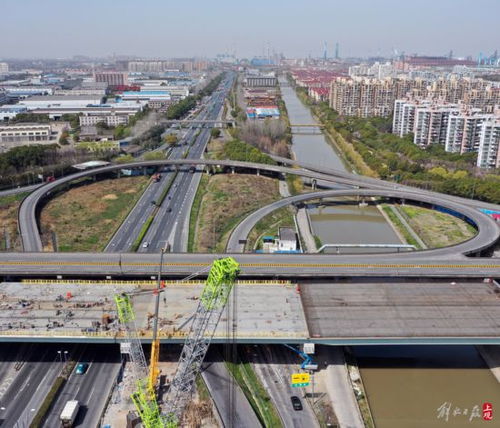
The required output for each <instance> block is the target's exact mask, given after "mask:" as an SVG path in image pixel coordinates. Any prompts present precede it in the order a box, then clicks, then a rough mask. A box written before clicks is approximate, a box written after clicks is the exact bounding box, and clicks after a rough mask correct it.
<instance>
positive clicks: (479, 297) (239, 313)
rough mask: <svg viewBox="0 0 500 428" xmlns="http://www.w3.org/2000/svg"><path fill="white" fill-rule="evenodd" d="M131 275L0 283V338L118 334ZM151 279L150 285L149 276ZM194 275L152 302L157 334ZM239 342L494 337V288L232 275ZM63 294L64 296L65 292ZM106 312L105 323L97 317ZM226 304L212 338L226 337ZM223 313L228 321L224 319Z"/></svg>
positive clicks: (479, 340)
mask: <svg viewBox="0 0 500 428" xmlns="http://www.w3.org/2000/svg"><path fill="white" fill-rule="evenodd" d="M136 287H137V286H136V285H134V284H129V285H125V284H117V285H111V284H106V285H103V284H83V285H82V284H78V283H68V284H64V283H47V284H43V285H42V284H27V283H1V284H0V309H1V310H0V341H3V342H16V341H27V342H37V341H39V342H43V341H45V342H102V343H115V342H119V341H121V340H123V339H124V334H123V332H122V331H121V330H120V329H119V326H118V324H117V322H116V320H115V317H116V314H115V308H114V303H113V299H112V297H113V295H114V294H115V293H118V292H123V291H131V290H133V289H135V288H136ZM149 288H151V285H149ZM201 288H202V286H201V285H194V284H190V285H175V286H171V285H169V286H167V288H166V289H165V292H164V293H162V301H161V304H160V332H159V335H160V338H161V341H162V342H164V343H181V342H183V341H184V339H185V335H186V333H187V331H188V327H189V321H190V317H191V315H192V314H193V313H194V311H195V308H196V306H197V304H198V296H199V294H200V292H201ZM235 290H236V294H235V296H234V299H233V298H232V299H230V303H229V305H232V304H235V305H236V311H235V313H236V320H235V323H236V326H237V329H236V334H235V340H236V341H237V342H239V343H303V342H306V341H314V342H316V343H325V344H338V345H341V344H342V345H346V344H397V343H414V344H415V343H416V344H419V343H421V344H424V343H432V344H438V343H440V344H458V343H460V344H467V343H468V344H500V305H499V304H498V303H499V302H498V301H499V298H500V297H499V296H500V293H499V289H498V286H497V285H496V284H495V283H494V282H491V283H490V282H482V281H477V280H470V281H462V282H454V281H452V280H439V281H428V280H427V281H426V280H407V281H406V282H403V281H401V280H397V279H394V280H384V281H374V280H370V279H359V280H350V281H346V280H340V279H339V280H338V281H329V282H311V281H304V282H301V283H300V284H298V286H297V284H286V283H285V284H282V285H277V284H276V283H274V284H267V285H266V284H265V283H258V284H254V285H239V286H237V287H236V288H235ZM68 292H69V293H71V297H70V298H69V299H68V298H66V296H67V293H68ZM153 306H154V297H153V295H152V294H146V295H138V296H136V297H134V308H135V311H136V314H137V326H138V329H139V331H140V336H141V337H142V339H143V340H144V341H145V342H149V341H151V317H150V314H151V313H153ZM104 314H109V316H110V317H111V323H110V324H109V325H108V327H107V328H105V329H104V328H102V324H101V326H99V327H96V322H99V323H102V319H103V315H104ZM227 322H228V319H227V313H226V312H224V313H223V315H222V318H221V322H220V324H219V326H218V329H217V331H216V334H215V337H214V342H215V343H223V342H226V341H227V340H228V337H227V333H226V331H227V330H226V329H227ZM230 322H231V321H230Z"/></svg>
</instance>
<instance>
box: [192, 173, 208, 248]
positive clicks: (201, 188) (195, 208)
mask: <svg viewBox="0 0 500 428" xmlns="http://www.w3.org/2000/svg"><path fill="white" fill-rule="evenodd" d="M208 181H209V177H208V175H205V174H203V176H202V177H201V180H200V184H199V185H198V189H197V190H196V195H195V197H194V200H193V204H192V205H191V213H190V214H189V236H188V248H187V251H188V253H192V252H194V251H195V250H196V248H195V234H196V225H197V222H198V216H199V214H200V208H201V201H202V199H203V196H204V195H205V193H206V191H207V185H208Z"/></svg>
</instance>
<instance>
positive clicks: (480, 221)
mask: <svg viewBox="0 0 500 428" xmlns="http://www.w3.org/2000/svg"><path fill="white" fill-rule="evenodd" d="M288 162H289V163H293V162H291V161H288ZM195 164H196V165H203V166H205V167H210V166H211V167H218V166H224V167H228V168H231V169H232V170H235V169H243V170H254V171H258V172H264V171H265V172H267V173H272V174H293V175H298V176H301V177H304V178H309V179H311V180H323V181H329V182H332V183H335V184H346V185H351V186H358V187H364V188H367V187H368V189H355V190H347V191H337V193H329V194H327V193H324V194H323V196H322V194H321V192H317V193H314V194H310V195H307V194H305V195H299V196H297V197H294V198H295V199H293V198H292V199H290V202H288V203H291V202H298V201H302V200H307V199H314V198H315V197H317V198H322V197H328V196H327V195H330V197H332V196H367V197H368V196H386V197H392V198H398V199H408V200H413V201H420V202H425V203H428V204H432V205H436V206H442V207H445V208H448V209H451V210H453V211H455V212H458V213H460V214H461V215H463V216H464V218H467V219H469V220H470V221H471V222H472V223H473V224H474V225H475V226H476V227H477V229H478V234H477V235H476V237H475V238H473V239H471V240H469V241H467V242H465V243H462V244H459V245H455V246H453V247H449V248H446V249H441V250H430V251H427V252H422V257H430V256H434V255H438V254H439V255H446V256H450V257H452V258H456V256H457V255H463V254H471V253H474V252H479V251H481V250H483V249H485V248H488V247H490V246H492V245H494V244H495V242H497V241H498V238H499V236H500V229H499V228H498V226H497V224H496V223H495V222H494V220H493V219H491V218H490V217H489V216H487V215H485V214H483V213H481V212H480V211H479V210H478V209H477V207H479V206H481V207H483V206H484V207H488V208H492V207H495V208H498V207H497V206H496V205H492V204H484V203H481V202H478V201H470V200H466V199H462V198H457V197H448V196H446V195H441V194H437V193H434V192H428V191H424V190H420V189H415V188H411V187H408V186H399V185H395V184H393V183H388V182H384V181H382V180H375V179H369V178H366V177H358V176H356V175H354V174H348V173H343V172H340V171H334V170H327V171H326V172H316V171H309V170H307V169H303V168H300V169H298V168H287V167H283V166H277V165H263V164H257V163H250V162H240V161H231V160H207V159H176V160H160V161H144V162H136V163H130V164H123V165H110V166H106V167H103V168H97V169H94V170H90V171H84V172H81V173H77V174H73V175H71V176H67V177H64V178H62V179H59V180H56V181H55V182H52V183H48V184H46V185H44V186H41V187H39V188H38V189H36V190H35V191H34V192H33V193H31V194H30V195H29V196H27V197H26V198H25V199H24V201H23V203H22V204H21V207H20V209H19V229H20V232H21V237H22V242H23V248H24V250H25V251H27V252H38V251H41V250H42V242H41V239H40V234H39V230H38V224H37V218H36V210H37V206H38V204H39V203H40V201H41V200H42V199H43V198H45V197H47V196H48V195H50V193H51V192H53V191H54V190H56V189H57V188H59V187H61V186H64V185H66V184H68V183H69V182H71V181H73V180H75V179H79V178H83V177H88V176H92V175H96V174H99V173H107V172H113V171H118V170H120V169H123V168H146V167H148V166H156V167H161V166H173V167H176V168H182V166H186V165H188V166H191V165H195ZM295 164H297V165H300V164H298V163H295ZM394 187H397V188H396V189H394ZM286 203H287V200H281V201H277V202H275V203H274V204H271V206H268V207H264V208H263V209H261V210H259V211H257V212H258V213H263V212H266V211H267V212H271V211H272V209H270V208H272V207H276V208H278V207H280V206H284V205H286ZM252 216H254V217H255V213H254V214H251V215H250V216H249V217H252ZM248 222H249V220H248ZM243 223H244V224H247V223H245V221H244V222H243ZM248 224H249V223H248ZM239 230H242V226H241V225H240V229H239ZM232 236H233V237H234V238H233V241H232V242H231V245H230V247H229V249H231V250H233V251H236V246H235V244H234V239H242V238H241V236H238V234H237V233H233V235H232ZM243 239H244V238H243ZM431 251H434V252H435V253H432V254H431ZM405 256H406V255H405V254H401V255H400V256H398V257H405ZM97 257H98V256H97ZM186 257H187V258H189V257H191V255H189V256H186ZM269 257H274V256H269ZM353 257H356V256H353ZM357 257H359V258H362V257H363V256H357ZM391 257H396V256H393V255H391Z"/></svg>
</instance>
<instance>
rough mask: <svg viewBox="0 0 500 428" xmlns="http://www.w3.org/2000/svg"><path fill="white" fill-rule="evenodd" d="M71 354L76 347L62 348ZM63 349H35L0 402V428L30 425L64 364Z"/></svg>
mask: <svg viewBox="0 0 500 428" xmlns="http://www.w3.org/2000/svg"><path fill="white" fill-rule="evenodd" d="M63 346H64V347H65V349H69V350H70V352H71V351H72V349H73V347H74V345H69V344H68V345H63ZM61 349H63V348H61V345H55V344H43V345H33V346H32V347H31V348H30V349H29V354H28V355H27V356H26V357H25V360H24V363H23V365H22V367H21V369H20V370H19V372H18V374H17V375H16V376H15V378H14V379H13V380H12V382H11V383H10V385H9V387H8V388H7V390H6V391H5V393H4V394H3V395H2V396H1V398H0V426H5V427H15V426H16V423H18V422H19V425H17V426H19V428H20V427H26V426H28V425H29V423H30V422H31V420H32V419H33V417H34V416H35V414H36V412H37V411H38V409H39V407H40V405H41V404H42V402H43V400H44V398H45V396H46V395H47V392H48V391H49V390H50V388H51V386H52V384H53V383H54V380H55V379H56V377H57V376H58V375H59V374H60V372H61V369H62V363H61V362H60V360H59V356H58V353H57V351H58V350H61Z"/></svg>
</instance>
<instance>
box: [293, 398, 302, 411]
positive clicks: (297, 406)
mask: <svg viewBox="0 0 500 428" xmlns="http://www.w3.org/2000/svg"><path fill="white" fill-rule="evenodd" d="M290 400H291V402H292V406H293V410H302V403H301V402H300V398H299V397H297V396H296V395H292V396H291V397H290Z"/></svg>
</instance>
